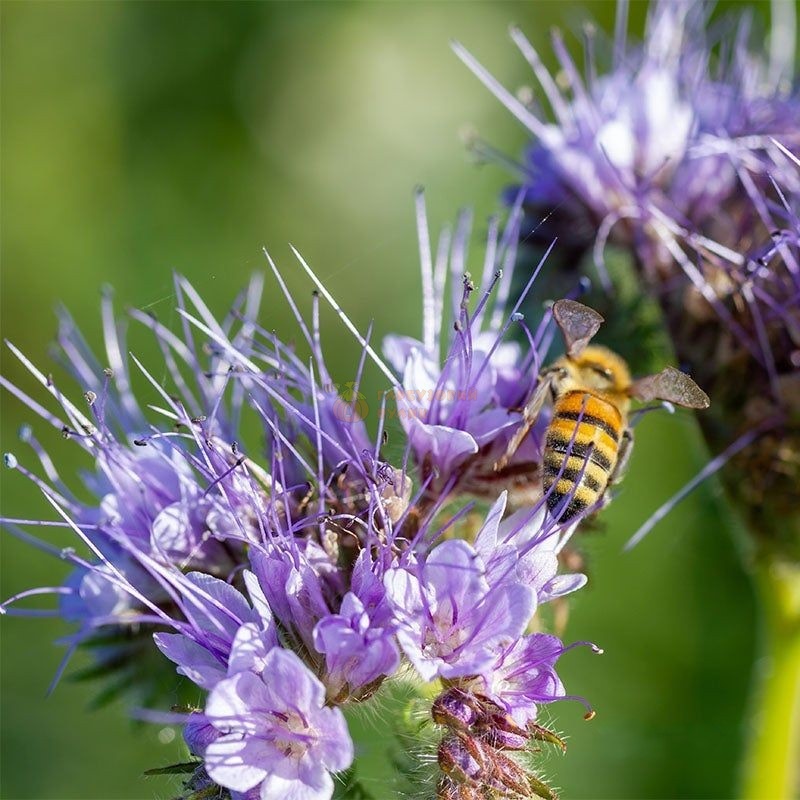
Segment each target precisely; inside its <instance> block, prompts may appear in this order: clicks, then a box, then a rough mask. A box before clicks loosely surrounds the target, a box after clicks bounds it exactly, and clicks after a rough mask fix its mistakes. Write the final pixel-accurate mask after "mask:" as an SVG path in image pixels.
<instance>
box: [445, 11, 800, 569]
mask: <svg viewBox="0 0 800 800" xmlns="http://www.w3.org/2000/svg"><path fill="white" fill-rule="evenodd" d="M789 5H790V4H783V3H775V4H773V22H772V33H771V37H770V41H771V46H770V50H769V57H768V58H766V57H764V55H763V54H762V53H763V47H762V48H761V50H762V52H759V51H758V50H757V49H755V48H753V47H751V42H752V41H753V40H754V39H755V36H754V35H753V32H752V30H751V19H750V17H749V16H748V15H746V14H741V15H739V16H738V18H737V16H736V15H729V16H723V17H721V18H719V19H712V18H711V16H710V6H709V5H706V4H702V3H689V2H672V1H671V0H663V1H659V2H653V3H652V4H651V6H650V13H649V16H648V21H647V26H646V30H645V35H644V41H643V42H642V43H641V44H636V43H632V42H630V41H628V40H627V35H626V27H627V18H626V14H627V3H620V4H619V6H618V8H619V17H618V20H617V26H616V35H615V39H614V42H613V46H612V47H610V48H609V50H610V51H611V52H612V53H613V57H612V59H611V62H610V64H608V65H607V66H606V65H604V64H603V63H602V60H601V59H600V58H598V57H596V56H595V50H596V49H597V52H600V48H595V44H596V42H595V38H596V36H595V33H594V31H593V30H589V29H587V49H586V61H587V64H588V69H587V77H586V78H585V79H584V78H583V77H582V76H581V74H580V73H579V70H578V68H577V67H576V63H575V61H574V60H573V58H572V56H571V55H570V54H569V52H568V49H567V46H566V45H565V43H564V41H563V39H562V38H561V35H560V34H559V33H556V34H554V37H553V48H554V51H555V54H556V57H557V59H558V62H559V65H560V68H561V73H560V76H559V78H558V79H556V78H554V77H553V76H552V75H551V74H550V73H549V72H548V70H547V69H546V68H545V66H544V65H543V63H542V61H541V59H540V57H539V55H538V53H537V52H536V50H535V49H534V47H533V46H532V45H531V43H530V42H529V41H528V40H527V39H526V38H525V36H524V34H523V33H522V32H521V31H520V30H518V29H516V28H514V29H512V31H511V37H512V39H513V40H514V43H515V44H516V45H517V47H518V48H519V50H520V52H521V53H522V55H523V57H524V58H525V59H526V60H527V61H528V63H529V64H530V65H531V68H532V69H533V72H534V75H535V77H536V81H537V83H538V85H539V87H540V89H541V100H543V101H544V102H542V103H541V104H540V103H539V102H538V100H536V101H534V100H533V99H532V98H528V100H530V102H524V101H523V99H520V98H519V97H517V96H515V95H513V94H512V93H510V92H509V91H507V90H506V89H505V88H504V87H503V86H502V85H501V84H500V83H499V82H498V81H496V80H495V79H494V78H493V77H492V76H491V74H490V73H489V72H488V71H487V70H486V69H485V68H484V67H482V66H481V65H480V64H479V63H478V62H477V61H476V60H475V59H474V58H473V57H472V56H471V55H470V54H469V53H468V52H467V51H466V50H465V49H464V48H463V47H462V46H461V45H456V52H457V53H458V55H459V56H460V57H461V58H462V60H464V61H465V63H466V64H467V65H468V66H469V67H470V69H472V70H473V72H474V73H475V74H476V75H477V77H478V78H479V79H480V80H481V81H482V82H483V83H484V84H485V85H486V86H487V87H488V88H489V89H490V90H491V91H492V92H493V93H494V94H495V96H496V97H497V98H498V99H499V100H500V101H501V102H502V103H503V104H504V105H505V106H506V107H507V108H508V109H509V110H510V111H511V112H512V114H514V116H516V117H517V119H518V120H520V121H521V122H522V123H523V124H524V125H525V126H526V127H527V128H528V130H529V131H530V133H531V134H532V137H533V141H532V143H531V144H530V146H529V148H528V150H527V151H526V154H525V158H524V163H523V164H522V165H520V167H519V177H520V179H521V185H520V186H517V187H514V188H513V189H511V190H510V191H509V194H508V200H509V202H511V201H512V198H513V199H514V200H515V201H516V198H517V197H518V196H519V194H520V193H522V196H523V201H522V202H523V207H524V208H525V210H526V213H527V215H528V217H529V223H530V225H533V224H534V223H537V222H538V221H540V220H543V222H542V224H541V225H540V226H538V227H537V228H536V230H535V231H534V236H533V238H536V237H543V240H544V241H549V239H550V238H551V237H553V236H555V235H559V236H561V237H562V238H568V239H569V241H570V248H571V250H572V251H573V256H574V258H573V266H575V265H578V264H579V263H580V256H581V255H582V254H583V253H587V252H591V254H592V260H593V261H594V265H595V267H596V269H597V270H598V271H599V273H600V275H601V277H602V278H603V280H604V282H605V283H606V284H607V285H610V284H609V279H608V275H607V272H606V266H605V253H606V250H607V249H608V248H609V247H611V248H613V249H614V250H615V251H617V252H619V251H624V252H626V253H627V254H629V255H630V257H631V260H632V262H633V265H634V267H635V269H636V270H637V272H638V274H639V276H640V278H641V285H642V287H643V289H644V291H645V292H647V293H648V294H649V295H650V296H652V297H654V298H655V299H656V300H657V301H658V303H659V304H660V305H661V308H662V309H663V311H664V318H665V320H666V323H667V326H668V329H669V333H670V335H671V338H672V341H673V344H674V347H675V351H676V354H677V356H678V359H679V360H680V362H681V363H682V364H685V365H686V366H687V367H688V368H689V370H690V371H691V373H692V375H693V376H694V377H695V378H696V379H697V381H698V382H699V383H700V385H702V386H703V387H704V388H705V389H706V390H707V391H708V392H709V394H710V396H711V397H712V398H713V399H714V403H713V408H712V410H711V412H709V413H708V414H704V415H702V416H701V417H700V424H701V426H702V428H703V432H704V434H705V437H706V439H707V441H708V442H709V444H710V446H711V449H712V452H713V454H714V456H715V457H717V458H716V459H715V461H714V462H712V464H713V469H718V468H719V467H721V466H725V465H727V466H726V467H725V469H724V470H723V473H722V474H723V480H724V481H725V483H726V485H727V487H728V489H729V492H730V494H731V496H732V497H733V498H734V500H735V501H736V503H737V505H738V506H739V507H740V508H742V509H743V510H744V512H745V515H746V517H747V520H748V522H749V527H750V529H751V530H752V531H753V532H754V533H755V534H756V538H755V551H756V554H757V556H759V557H760V556H770V555H777V556H778V557H779V558H783V559H788V560H789V561H791V562H794V563H800V550H798V542H800V528H798V523H797V516H796V513H795V512H796V509H797V508H798V507H800V494H798V486H800V468H799V467H798V465H799V464H800V458H798V453H800V429H798V425H797V419H798V416H797V404H796V401H795V400H794V399H793V398H795V397H796V396H797V385H798V375H799V374H800V359H798V357H797V352H798V345H800V335H798V320H800V283H799V282H798V277H797V276H798V257H797V244H796V243H797V237H796V232H797V228H796V221H797V214H798V197H800V169H798V165H797V158H796V155H797V153H798V152H800V95H799V94H798V89H797V78H796V64H795V59H794V54H795V48H794V43H793V42H792V41H791V31H792V30H793V25H792V23H791V21H786V22H785V21H784V19H783V14H784V12H786V13H789V14H792V13H793V12H791V11H788V9H789ZM787 35H788V36H789V39H788V40H787ZM762 43H763V40H762V42H760V43H759V44H762ZM547 106H549V109H550V110H549V111H547V110H546V107H547ZM612 300H613V298H612ZM623 346H624V345H623ZM627 346H628V347H630V346H631V345H630V342H628V345H627ZM734 455H735V458H734ZM787 520H793V521H791V522H788V521H787ZM648 527H649V526H648Z"/></svg>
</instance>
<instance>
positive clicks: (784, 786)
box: [742, 561, 800, 800]
mask: <svg viewBox="0 0 800 800" xmlns="http://www.w3.org/2000/svg"><path fill="white" fill-rule="evenodd" d="M755 577H756V581H757V588H758V594H759V598H760V601H761V614H762V617H763V619H762V632H761V656H760V658H759V660H758V662H757V664H756V674H755V686H754V695H753V700H752V706H751V715H752V718H751V721H750V726H749V729H748V731H747V734H748V738H749V742H748V751H747V754H746V760H745V764H744V776H743V777H744V781H743V785H742V797H743V798H745V800H790V799H791V798H794V797H797V796H799V795H798V792H800V566H798V565H796V564H791V565H790V564H786V563H776V562H774V561H765V562H764V563H762V564H760V565H759V567H758V568H757V570H756V575H755Z"/></svg>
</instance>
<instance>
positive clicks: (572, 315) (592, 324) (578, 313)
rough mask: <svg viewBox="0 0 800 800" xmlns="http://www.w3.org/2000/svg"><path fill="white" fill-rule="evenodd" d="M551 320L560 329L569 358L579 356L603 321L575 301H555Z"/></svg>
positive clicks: (587, 307) (595, 313)
mask: <svg viewBox="0 0 800 800" xmlns="http://www.w3.org/2000/svg"><path fill="white" fill-rule="evenodd" d="M553 318H554V319H555V321H556V324H557V325H558V327H559V328H560V329H561V333H562V334H563V336H564V343H565V344H566V346H567V355H568V356H570V357H575V356H577V355H580V353H581V351H582V350H583V349H584V347H586V345H587V344H589V342H590V341H591V339H592V337H593V336H594V335H595V334H596V333H597V331H598V330H600V326H601V325H602V324H603V321H604V320H603V317H602V316H601V315H600V314H598V313H597V312H596V311H595V310H594V309H593V308H589V306H585V305H584V304H583V303H578V302H577V301H575V300H557V301H556V302H555V303H554V305H553Z"/></svg>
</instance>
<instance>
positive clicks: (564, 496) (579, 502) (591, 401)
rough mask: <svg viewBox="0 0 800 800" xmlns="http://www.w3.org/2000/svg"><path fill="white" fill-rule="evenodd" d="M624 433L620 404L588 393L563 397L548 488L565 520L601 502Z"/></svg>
mask: <svg viewBox="0 0 800 800" xmlns="http://www.w3.org/2000/svg"><path fill="white" fill-rule="evenodd" d="M621 432H622V415H621V414H620V412H619V411H618V410H617V408H616V407H615V406H613V405H612V404H611V403H608V402H606V401H605V400H603V399H601V398H599V397H597V396H595V395H591V394H587V393H586V392H580V391H575V392H568V393H567V394H565V395H564V396H563V397H561V398H559V399H558V400H557V402H556V405H555V408H554V410H553V419H552V420H551V422H550V425H549V427H548V429H547V436H546V440H545V451H544V470H543V478H542V483H543V488H544V491H545V493H548V492H549V494H548V497H547V506H548V508H549V509H550V511H551V513H553V514H557V515H558V516H559V519H560V520H561V521H562V522H564V521H567V520H569V519H571V518H572V517H575V516H577V515H578V514H580V513H581V512H582V511H584V510H586V509H587V508H589V507H590V506H593V505H594V504H595V503H597V501H598V500H600V498H601V497H602V496H603V494H604V493H605V490H606V487H607V486H608V481H609V477H610V475H611V474H612V472H613V470H614V465H615V464H616V461H617V451H618V448H619V437H620V434H621Z"/></svg>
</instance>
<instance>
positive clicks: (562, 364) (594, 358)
mask: <svg viewBox="0 0 800 800" xmlns="http://www.w3.org/2000/svg"><path fill="white" fill-rule="evenodd" d="M558 367H559V370H560V371H561V378H560V381H559V382H560V384H561V389H562V390H568V389H573V388H574V389H592V390H594V391H596V392H601V393H604V394H609V395H626V394H627V393H628V391H629V389H630V386H631V374H630V372H629V370H628V365H627V364H626V363H625V361H624V360H623V359H622V358H621V357H620V356H618V355H617V354H616V353H614V352H613V351H611V350H609V349H608V348H607V347H601V346H600V345H589V346H588V347H585V348H583V350H581V352H580V353H579V354H578V355H575V356H565V357H564V358H562V359H559V361H558Z"/></svg>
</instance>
